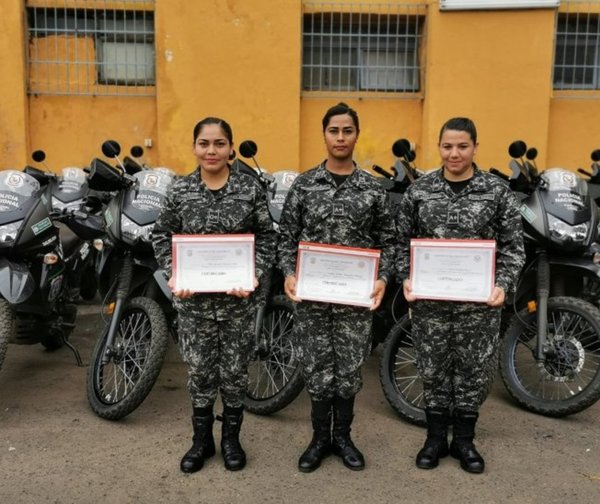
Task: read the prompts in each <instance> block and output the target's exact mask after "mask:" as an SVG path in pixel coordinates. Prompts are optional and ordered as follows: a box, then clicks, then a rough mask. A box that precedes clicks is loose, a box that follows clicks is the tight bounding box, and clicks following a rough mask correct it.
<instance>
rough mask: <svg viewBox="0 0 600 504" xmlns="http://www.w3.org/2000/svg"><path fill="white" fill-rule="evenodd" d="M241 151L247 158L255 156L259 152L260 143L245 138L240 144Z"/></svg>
mask: <svg viewBox="0 0 600 504" xmlns="http://www.w3.org/2000/svg"><path fill="white" fill-rule="evenodd" d="M239 152H240V154H241V155H242V156H244V157H245V158H254V156H256V153H257V152H258V145H256V142H254V141H252V140H244V141H243V142H242V143H241V144H240V147H239Z"/></svg>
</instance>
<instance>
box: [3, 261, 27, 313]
mask: <svg viewBox="0 0 600 504" xmlns="http://www.w3.org/2000/svg"><path fill="white" fill-rule="evenodd" d="M34 291H35V280H34V278H33V275H32V274H31V272H30V271H29V268H27V266H25V265H24V264H22V263H17V262H13V261H9V260H8V259H6V258H5V257H0V294H1V295H2V297H3V298H4V299H6V300H7V301H8V302H9V303H10V304H19V303H22V302H23V301H26V300H27V299H29V298H30V297H31V295H32V294H33V292H34Z"/></svg>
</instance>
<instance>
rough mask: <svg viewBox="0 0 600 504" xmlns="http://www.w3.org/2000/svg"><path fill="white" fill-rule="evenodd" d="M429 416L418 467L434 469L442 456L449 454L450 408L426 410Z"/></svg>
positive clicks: (418, 458)
mask: <svg viewBox="0 0 600 504" xmlns="http://www.w3.org/2000/svg"><path fill="white" fill-rule="evenodd" d="M425 415H426V417H427V439H426V440H425V444H424V445H423V448H421V450H420V451H419V453H417V467H419V468H421V469H433V468H434V467H437V466H438V464H439V462H440V458H442V457H446V456H447V455H448V423H449V422H450V412H449V411H448V409H429V408H427V409H426V410H425Z"/></svg>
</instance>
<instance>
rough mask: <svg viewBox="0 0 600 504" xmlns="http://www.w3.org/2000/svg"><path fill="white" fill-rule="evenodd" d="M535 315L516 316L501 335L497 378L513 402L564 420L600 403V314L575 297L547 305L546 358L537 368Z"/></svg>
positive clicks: (553, 299)
mask: <svg viewBox="0 0 600 504" xmlns="http://www.w3.org/2000/svg"><path fill="white" fill-rule="evenodd" d="M536 341H537V325H536V313H535V312H533V313H529V312H528V311H527V310H526V309H525V310H523V311H521V312H519V315H518V317H517V316H515V317H513V319H512V322H511V324H510V326H509V328H508V330H507V331H506V334H505V335H504V339H503V342H502V347H501V353H500V374H501V376H502V381H503V382H504V385H505V386H506V389H507V390H508V392H509V393H510V395H511V396H512V397H513V399H515V401H516V402H517V403H518V404H519V405H521V406H522V407H524V408H525V409H527V410H529V411H533V412H534V413H539V414H542V415H545V416H550V417H562V416H566V415H571V414H573V413H577V412H579V411H582V410H584V409H585V408H587V407H589V406H590V405H592V404H593V403H595V402H596V401H597V400H598V399H599V398H600V311H599V310H598V309H597V308H596V307H594V306H593V305H591V304H590V303H588V302H586V301H582V300H581V299H577V298H573V297H554V298H550V299H549V300H548V339H547V345H548V347H549V350H550V352H549V353H547V354H546V356H545V359H544V362H540V363H538V362H536V360H535V356H534V350H535V347H536Z"/></svg>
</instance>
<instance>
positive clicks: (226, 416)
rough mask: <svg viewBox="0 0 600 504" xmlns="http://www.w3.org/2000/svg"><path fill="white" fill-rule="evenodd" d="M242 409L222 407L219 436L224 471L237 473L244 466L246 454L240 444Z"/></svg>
mask: <svg viewBox="0 0 600 504" xmlns="http://www.w3.org/2000/svg"><path fill="white" fill-rule="evenodd" d="M243 411H244V409H243V407H241V406H240V407H239V408H231V407H229V406H224V408H223V416H222V417H221V418H220V419H221V420H222V422H223V429H222V431H221V432H222V434H221V454H222V455H223V461H224V462H225V469H227V470H229V471H239V470H240V469H243V468H244V467H245V466H246V453H245V452H244V450H243V448H242V445H241V444H240V428H241V427H242V420H243V418H244V413H243Z"/></svg>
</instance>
